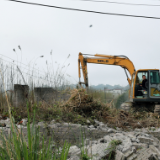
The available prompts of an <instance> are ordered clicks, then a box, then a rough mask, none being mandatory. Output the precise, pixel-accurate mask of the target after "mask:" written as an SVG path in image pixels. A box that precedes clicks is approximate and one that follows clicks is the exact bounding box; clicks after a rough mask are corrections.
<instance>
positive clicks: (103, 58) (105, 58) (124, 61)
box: [78, 53, 135, 87]
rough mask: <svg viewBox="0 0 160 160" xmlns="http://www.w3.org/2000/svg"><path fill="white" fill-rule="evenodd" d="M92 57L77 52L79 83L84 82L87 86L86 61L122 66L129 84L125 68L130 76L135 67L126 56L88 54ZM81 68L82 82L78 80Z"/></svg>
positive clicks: (129, 80)
mask: <svg viewBox="0 0 160 160" xmlns="http://www.w3.org/2000/svg"><path fill="white" fill-rule="evenodd" d="M90 56H92V57H84V54H82V53H79V58H78V72H79V84H80V85H81V84H85V86H86V87H88V72H87V63H96V64H105V65H117V66H121V67H122V68H124V70H125V73H126V76H127V80H128V83H129V85H131V79H130V78H129V77H128V75H127V72H126V70H128V72H129V73H130V76H131V77H132V75H133V73H134V72H135V67H134V65H133V63H132V61H130V60H129V58H127V57H126V56H110V55H101V54H95V55H90ZM81 69H82V73H83V77H84V82H80V78H81Z"/></svg>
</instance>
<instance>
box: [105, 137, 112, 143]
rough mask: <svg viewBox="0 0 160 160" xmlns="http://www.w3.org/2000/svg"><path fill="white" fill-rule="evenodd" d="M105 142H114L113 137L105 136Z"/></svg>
mask: <svg viewBox="0 0 160 160" xmlns="http://www.w3.org/2000/svg"><path fill="white" fill-rule="evenodd" d="M103 140H104V143H110V142H111V141H112V139H111V137H110V136H108V135H107V136H104V137H103Z"/></svg>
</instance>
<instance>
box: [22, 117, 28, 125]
mask: <svg viewBox="0 0 160 160" xmlns="http://www.w3.org/2000/svg"><path fill="white" fill-rule="evenodd" d="M27 122H28V119H27V118H26V119H22V125H23V126H27Z"/></svg>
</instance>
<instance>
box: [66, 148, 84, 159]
mask: <svg viewBox="0 0 160 160" xmlns="http://www.w3.org/2000/svg"><path fill="white" fill-rule="evenodd" d="M80 153H81V150H80V148H78V147H77V146H71V147H70V149H69V152H68V155H69V156H70V157H72V156H75V155H76V156H79V155H80Z"/></svg>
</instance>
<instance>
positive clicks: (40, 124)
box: [37, 122, 46, 127]
mask: <svg viewBox="0 0 160 160" xmlns="http://www.w3.org/2000/svg"><path fill="white" fill-rule="evenodd" d="M37 125H38V126H39V127H46V124H45V123H44V122H38V124H37Z"/></svg>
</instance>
